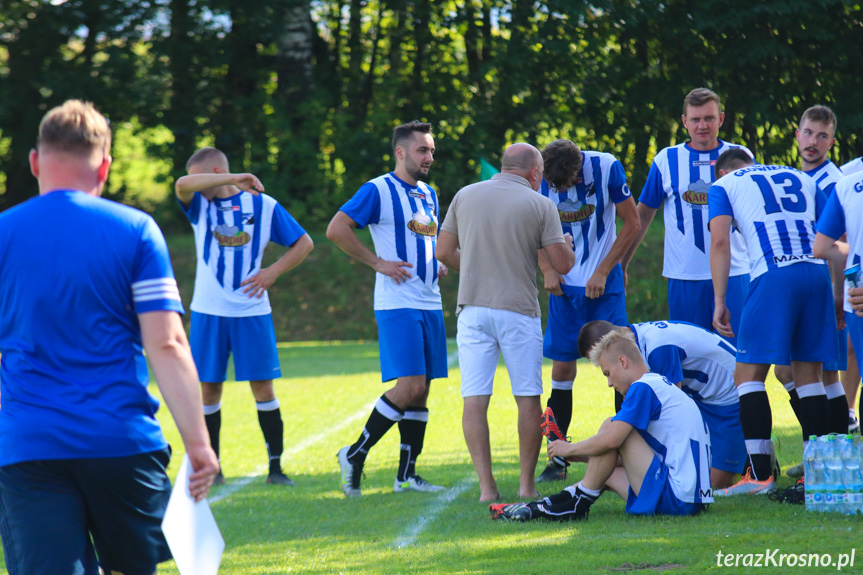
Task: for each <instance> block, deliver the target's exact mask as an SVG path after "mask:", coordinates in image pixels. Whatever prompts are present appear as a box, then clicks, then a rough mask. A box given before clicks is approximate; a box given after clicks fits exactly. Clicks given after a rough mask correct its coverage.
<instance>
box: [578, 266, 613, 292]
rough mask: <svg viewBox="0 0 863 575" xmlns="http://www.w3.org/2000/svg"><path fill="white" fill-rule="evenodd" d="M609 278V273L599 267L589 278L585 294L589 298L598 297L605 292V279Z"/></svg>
mask: <svg viewBox="0 0 863 575" xmlns="http://www.w3.org/2000/svg"><path fill="white" fill-rule="evenodd" d="M606 279H608V274H605V273H603V272H601V271H600V270H599V269H597V270H596V271H595V272H593V275H591V276H590V279H589V280H587V285H585V286H584V295H585V296H587V298H588V299H597V298H599V297H601V296H602V294H604V293H605V280H606Z"/></svg>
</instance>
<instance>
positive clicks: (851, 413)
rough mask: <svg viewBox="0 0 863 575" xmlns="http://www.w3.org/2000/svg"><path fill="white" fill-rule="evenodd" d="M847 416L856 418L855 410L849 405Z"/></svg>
mask: <svg viewBox="0 0 863 575" xmlns="http://www.w3.org/2000/svg"><path fill="white" fill-rule="evenodd" d="M848 417H853V418H854V419H857V412H856V411H854V410H853V409H852V408H850V407H849V408H848Z"/></svg>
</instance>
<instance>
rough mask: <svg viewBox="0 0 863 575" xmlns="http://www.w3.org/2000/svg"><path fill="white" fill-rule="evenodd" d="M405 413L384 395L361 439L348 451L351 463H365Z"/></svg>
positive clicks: (379, 399)
mask: <svg viewBox="0 0 863 575" xmlns="http://www.w3.org/2000/svg"><path fill="white" fill-rule="evenodd" d="M404 414H405V412H404V411H403V410H401V409H399V408H398V407H397V406H396V405H395V404H394V403H393V402H391V401H390V400H389V399H387V398H386V396H384V395H382V396H380V397H379V398H378V401H377V403H375V408H374V409H373V410H372V413H371V415H369V420H368V421H366V426H365V427H364V428H363V431H362V433H361V434H360V437H359V439H357V440H356V441H355V442H354V443H353V445H351V447H350V449H348V461H350V462H351V463H363V462H365V460H366V455H368V453H369V449H371V448H372V447H373V446H374V444H375V443H377V442H378V441H380V439H381V437H383V436H384V435H385V434H386V432H387V431H389V430H390V427H392V426H393V425H394V424H396V423H398V422H399V421H401V419H402V417H404Z"/></svg>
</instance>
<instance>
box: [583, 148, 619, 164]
mask: <svg viewBox="0 0 863 575" xmlns="http://www.w3.org/2000/svg"><path fill="white" fill-rule="evenodd" d="M582 153H583V154H584V162H585V163H587V162H588V161H589V160H591V159H593V158H597V159H598V160H599V161H600V162H602V163H603V164H613V163H614V162H617V161H619V160H618V159H617V158H616V157H615V156H614V154H609V153H608V152H597V151H596V150H584V151H582Z"/></svg>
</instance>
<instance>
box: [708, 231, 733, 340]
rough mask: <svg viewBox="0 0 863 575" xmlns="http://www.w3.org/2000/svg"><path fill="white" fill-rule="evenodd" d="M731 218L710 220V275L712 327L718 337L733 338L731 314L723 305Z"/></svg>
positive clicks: (729, 249) (726, 286) (729, 270)
mask: <svg viewBox="0 0 863 575" xmlns="http://www.w3.org/2000/svg"><path fill="white" fill-rule="evenodd" d="M730 235H731V216H716V217H714V218H711V220H710V275H711V276H712V278H713V300H714V311H713V327H715V328H716V331H717V332H719V334H720V335H724V336H726V337H733V336H734V332H732V331H731V314H730V312H729V311H728V308H727V307H726V304H725V295H726V294H727V293H728V274H730V273H731V240H730Z"/></svg>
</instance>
